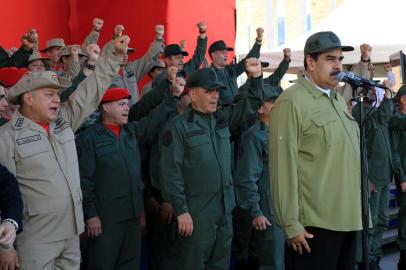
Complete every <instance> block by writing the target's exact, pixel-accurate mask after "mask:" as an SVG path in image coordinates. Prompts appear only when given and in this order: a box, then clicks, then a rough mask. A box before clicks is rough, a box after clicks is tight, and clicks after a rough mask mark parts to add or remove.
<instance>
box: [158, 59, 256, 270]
mask: <svg viewBox="0 0 406 270" xmlns="http://www.w3.org/2000/svg"><path fill="white" fill-rule="evenodd" d="M245 67H246V71H247V73H249V74H250V76H251V77H253V79H252V80H251V81H250V84H249V86H248V87H249V89H248V92H249V95H248V97H246V98H244V99H243V100H241V101H240V102H238V103H237V104H235V105H233V106H229V107H227V108H225V109H224V110H217V101H218V98H219V92H218V91H220V89H224V87H225V86H224V85H222V84H221V83H220V82H219V81H218V77H217V75H216V73H215V72H214V70H213V69H211V68H204V69H200V70H198V71H195V72H193V73H192V74H191V75H190V76H189V78H188V80H187V87H188V88H189V97H190V99H191V107H190V109H189V110H188V111H186V112H185V113H182V114H180V115H178V116H176V117H174V118H173V119H172V120H171V121H170V122H169V123H168V124H167V127H166V131H164V133H163V136H162V149H161V172H162V180H161V181H162V193H163V197H164V199H165V200H166V201H168V202H169V203H171V205H172V206H173V209H174V215H175V216H176V218H177V222H178V233H179V238H178V241H177V251H178V252H179V256H178V257H177V260H178V269H197V270H199V269H202V270H203V269H228V267H229V256H230V251H231V250H230V249H231V239H232V222H231V211H232V209H233V208H234V205H235V201H234V189H233V183H232V176H231V147H230V135H231V133H233V132H235V131H236V130H237V129H238V127H239V124H240V123H241V122H243V121H245V120H246V117H247V116H248V115H251V114H252V113H254V112H255V111H256V110H257V109H258V108H259V107H260V106H261V104H262V98H263V90H262V83H263V82H262V76H261V74H262V71H261V64H260V62H259V60H258V59H255V58H250V59H247V60H246V62H245Z"/></svg>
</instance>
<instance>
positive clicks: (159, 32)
mask: <svg viewBox="0 0 406 270" xmlns="http://www.w3.org/2000/svg"><path fill="white" fill-rule="evenodd" d="M164 33H165V26H163V25H161V24H158V25H155V34H156V39H163V38H164Z"/></svg>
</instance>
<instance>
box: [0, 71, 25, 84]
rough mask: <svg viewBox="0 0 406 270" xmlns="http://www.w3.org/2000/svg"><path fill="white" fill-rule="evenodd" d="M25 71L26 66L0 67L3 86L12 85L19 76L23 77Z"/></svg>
mask: <svg viewBox="0 0 406 270" xmlns="http://www.w3.org/2000/svg"><path fill="white" fill-rule="evenodd" d="M27 71H28V70H27V69H26V68H20V69H18V68H16V67H8V68H0V81H1V83H2V84H4V86H5V87H12V86H13V85H15V84H16V83H17V82H18V81H19V80H20V79H21V77H23V75H24V74H26V73H27Z"/></svg>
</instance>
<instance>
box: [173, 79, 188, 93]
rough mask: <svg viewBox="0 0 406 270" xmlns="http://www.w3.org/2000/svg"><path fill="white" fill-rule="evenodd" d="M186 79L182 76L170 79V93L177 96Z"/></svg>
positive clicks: (181, 90)
mask: <svg viewBox="0 0 406 270" xmlns="http://www.w3.org/2000/svg"><path fill="white" fill-rule="evenodd" d="M185 85H186V81H185V79H183V78H182V77H176V78H175V79H174V80H173V81H172V86H171V91H172V95H174V96H177V97H179V96H180V95H181V94H182V93H183V90H184V89H185Z"/></svg>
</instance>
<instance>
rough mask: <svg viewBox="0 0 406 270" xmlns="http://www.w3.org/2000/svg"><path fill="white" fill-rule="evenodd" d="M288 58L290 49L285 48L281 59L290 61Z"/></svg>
mask: <svg viewBox="0 0 406 270" xmlns="http://www.w3.org/2000/svg"><path fill="white" fill-rule="evenodd" d="M290 56H291V51H290V48H285V49H283V57H284V58H285V59H290Z"/></svg>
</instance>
